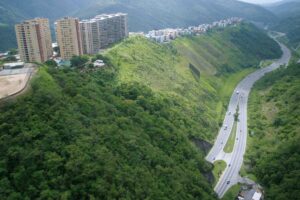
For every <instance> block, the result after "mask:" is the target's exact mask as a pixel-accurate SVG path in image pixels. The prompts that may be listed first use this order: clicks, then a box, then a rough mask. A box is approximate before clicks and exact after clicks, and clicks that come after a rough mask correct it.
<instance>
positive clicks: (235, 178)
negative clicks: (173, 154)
mask: <svg viewBox="0 0 300 200" xmlns="http://www.w3.org/2000/svg"><path fill="white" fill-rule="evenodd" d="M280 46H281V49H282V51H283V55H282V57H281V58H280V59H278V60H277V61H275V62H274V63H273V64H271V65H270V66H268V67H266V68H263V69H260V70H257V71H256V72H254V73H252V74H250V75H248V76H247V77H246V78H244V79H243V80H242V81H241V82H240V83H239V84H238V86H237V87H236V89H235V90H234V93H233V94H232V96H231V99H230V103H229V106H228V110H227V113H226V116H225V119H224V122H223V126H222V128H221V130H220V131H219V134H218V136H217V139H216V141H215V144H214V146H213V147H212V149H211V151H210V152H209V154H208V155H207V157H206V160H208V161H209V162H211V163H214V162H215V161H217V160H224V161H225V162H226V163H227V167H226V169H225V171H224V172H223V174H222V176H221V177H220V179H219V182H218V183H217V185H216V186H215V188H214V190H215V192H216V193H217V194H218V196H219V197H220V198H222V197H223V196H224V194H225V193H226V191H227V190H228V189H229V188H230V187H231V186H233V185H235V184H237V183H238V182H240V180H241V177H240V175H239V171H240V169H241V167H242V164H243V157H244V154H245V151H246V144H247V133H248V127H247V108H248V97H249V93H250V91H251V88H252V87H253V85H254V83H255V82H256V81H258V80H259V79H261V78H262V77H263V76H264V75H265V74H266V73H269V72H271V71H273V70H275V69H277V68H279V67H280V66H282V65H286V64H288V62H289V60H290V58H291V52H290V50H289V49H288V48H287V47H286V46H284V45H283V44H280ZM237 107H239V121H238V123H237V129H236V131H237V132H236V140H235V144H234V149H233V151H232V153H230V154H226V153H225V152H224V151H223V149H224V147H225V145H226V143H227V140H228V138H229V136H230V133H231V130H232V128H233V124H234V113H236V109H237Z"/></svg>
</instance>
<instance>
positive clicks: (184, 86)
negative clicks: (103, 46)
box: [107, 24, 281, 140]
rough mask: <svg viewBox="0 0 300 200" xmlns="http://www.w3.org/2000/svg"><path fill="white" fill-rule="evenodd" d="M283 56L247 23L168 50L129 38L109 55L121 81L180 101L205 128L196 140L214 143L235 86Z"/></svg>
mask: <svg viewBox="0 0 300 200" xmlns="http://www.w3.org/2000/svg"><path fill="white" fill-rule="evenodd" d="M280 54H281V51H280V48H279V46H278V44H277V43H275V42H274V41H273V40H271V39H270V38H268V37H267V36H266V34H264V33H263V32H261V31H260V30H258V29H257V28H255V27H254V26H253V25H250V24H243V25H241V26H238V27H231V28H228V29H225V30H221V31H215V32H212V33H210V34H208V35H203V36H198V37H192V38H179V39H177V40H176V41H174V42H172V43H171V44H167V45H160V44H157V43H154V42H150V41H148V40H146V39H144V38H131V39H128V40H126V41H125V42H123V43H121V44H120V45H117V46H116V47H114V48H112V49H111V50H110V51H109V52H108V53H107V56H108V57H110V58H111V59H113V60H114V63H115V65H118V66H119V68H120V71H119V74H118V80H119V82H121V83H130V82H139V83H142V84H146V85H147V86H149V87H150V88H151V89H153V90H154V91H158V92H162V93H164V95H168V96H170V97H171V98H176V99H178V100H179V101H180V102H181V104H182V106H181V108H182V113H185V114H186V117H190V118H192V119H194V122H195V124H197V123H199V120H201V122H202V123H204V124H206V125H205V126H196V127H195V131H194V132H193V133H192V135H193V136H194V135H196V136H201V137H202V138H205V139H207V140H212V139H213V138H214V136H215V134H216V133H217V130H218V122H220V121H216V120H215V119H218V120H221V118H222V111H223V110H224V108H225V106H226V103H227V101H228V99H229V97H230V95H231V93H232V90H233V88H234V87H235V84H237V83H238V81H239V80H240V79H241V78H242V77H243V76H245V75H246V74H247V73H249V72H251V71H252V70H253V68H250V67H254V66H258V64H259V62H260V60H263V59H271V58H276V57H279V55H280ZM195 71H196V73H195ZM197 74H200V76H199V75H197ZM225 81H226V82H225ZM224 82H225V83H226V84H224ZM220 97H221V98H220ZM199 101H200V102H201V103H199Z"/></svg>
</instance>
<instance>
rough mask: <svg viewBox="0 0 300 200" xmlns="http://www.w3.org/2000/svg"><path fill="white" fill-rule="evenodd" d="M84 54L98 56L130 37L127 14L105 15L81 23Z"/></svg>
mask: <svg viewBox="0 0 300 200" xmlns="http://www.w3.org/2000/svg"><path fill="white" fill-rule="evenodd" d="M80 30H81V33H82V36H81V37H82V43H83V53H84V54H96V53H98V52H99V51H100V49H103V48H105V47H107V46H109V45H111V44H113V43H115V42H118V41H120V40H122V39H124V38H126V37H128V20H127V14H124V13H116V14H103V15H97V16H96V17H95V18H93V19H89V20H83V21H81V22H80Z"/></svg>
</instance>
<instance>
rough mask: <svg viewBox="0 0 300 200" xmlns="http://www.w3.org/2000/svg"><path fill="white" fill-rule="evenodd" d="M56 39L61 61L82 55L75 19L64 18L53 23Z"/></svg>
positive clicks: (77, 22) (76, 20)
mask: <svg viewBox="0 0 300 200" xmlns="http://www.w3.org/2000/svg"><path fill="white" fill-rule="evenodd" d="M55 28H56V39H57V44H58V46H59V50H60V55H61V57H62V59H63V60H70V59H71V58H72V56H80V55H82V54H83V50H82V42H81V31H80V26H79V20H78V19H77V18H71V17H65V18H62V19H60V20H58V21H56V23H55Z"/></svg>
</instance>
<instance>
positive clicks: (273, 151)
mask: <svg viewBox="0 0 300 200" xmlns="http://www.w3.org/2000/svg"><path fill="white" fill-rule="evenodd" d="M299 75H300V66H299V64H298V65H291V66H289V67H288V68H287V69H280V70H278V71H276V72H273V73H271V74H269V75H267V76H266V77H265V78H263V79H262V80H261V81H259V82H258V83H257V84H256V85H255V87H254V90H253V92H252V93H251V97H250V106H249V112H250V114H249V116H250V120H249V124H250V127H249V129H250V130H249V131H250V133H249V134H250V137H249V144H248V148H247V155H246V159H245V163H246V169H248V170H247V171H248V173H252V174H254V175H256V178H257V179H258V181H259V182H261V183H262V184H263V185H264V186H265V187H266V195H267V199H274V200H277V199H299V198H298V197H299V196H300V193H299V188H300V185H299V178H300V173H299V170H300V165H299V163H300V152H299V146H300V143H299V141H300V140H299V139H300V134H299V133H300V130H299V127H300V126H299V125H300V124H299V121H300V119H299V116H300V107H299V99H300V93H299V91H300V81H299Z"/></svg>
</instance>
